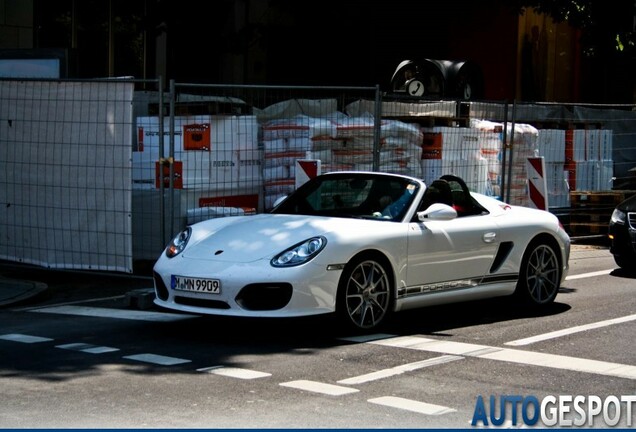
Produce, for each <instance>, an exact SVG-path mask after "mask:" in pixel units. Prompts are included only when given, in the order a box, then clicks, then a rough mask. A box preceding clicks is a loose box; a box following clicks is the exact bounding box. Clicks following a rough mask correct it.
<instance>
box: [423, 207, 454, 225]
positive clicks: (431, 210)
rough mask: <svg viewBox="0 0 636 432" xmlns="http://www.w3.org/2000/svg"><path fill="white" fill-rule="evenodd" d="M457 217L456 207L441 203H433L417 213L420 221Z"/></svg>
mask: <svg viewBox="0 0 636 432" xmlns="http://www.w3.org/2000/svg"><path fill="white" fill-rule="evenodd" d="M456 217H457V211H456V210H455V209H454V208H452V207H451V206H449V205H446V204H441V203H435V204H431V205H430V206H429V207H428V208H427V209H426V210H424V211H421V212H418V213H417V218H418V220H419V221H420V222H426V221H431V220H436V221H443V220H451V219H455V218H456Z"/></svg>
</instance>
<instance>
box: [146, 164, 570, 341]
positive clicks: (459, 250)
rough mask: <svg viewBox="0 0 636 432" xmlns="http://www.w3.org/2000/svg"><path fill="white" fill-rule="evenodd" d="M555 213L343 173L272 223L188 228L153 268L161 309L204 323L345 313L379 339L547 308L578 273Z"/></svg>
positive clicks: (314, 184) (287, 205)
mask: <svg viewBox="0 0 636 432" xmlns="http://www.w3.org/2000/svg"><path fill="white" fill-rule="evenodd" d="M569 254H570V238H569V237H568V235H567V234H566V232H565V231H564V230H563V227H562V226H561V225H560V223H559V220H558V219H557V217H556V216H555V215H553V214H552V213H550V212H547V211H542V210H536V209H531V208H526V207H518V206H510V205H508V204H505V203H503V202H501V201H498V200H496V199H494V198H491V197H487V196H485V195H481V194H477V193H473V192H470V191H469V190H468V188H467V187H466V184H465V182H464V181H463V180H462V179H461V178H458V177H455V176H442V178H440V179H438V180H435V181H433V182H432V183H431V184H430V185H428V186H427V185H425V184H424V183H423V182H422V181H421V180H419V179H417V178H413V177H408V176H403V175H397V174H388V173H377V172H334V173H327V174H323V175H320V176H318V177H316V178H314V179H311V180H309V181H308V182H307V183H305V184H303V185H302V186H301V187H299V188H298V189H297V190H296V191H295V192H294V193H292V194H291V195H289V196H288V197H286V198H285V199H284V200H283V201H282V202H280V203H279V204H278V205H276V206H275V207H274V208H273V210H271V211H270V212H269V213H263V214H258V215H253V216H231V217H225V218H218V219H210V220H207V221H203V222H199V223H196V224H193V225H191V226H189V227H187V228H186V229H185V230H184V231H183V232H181V233H180V234H178V235H177V236H176V237H175V238H174V240H172V242H171V243H170V244H169V245H168V247H167V248H166V250H165V252H164V253H162V255H161V257H160V258H159V259H158V260H157V262H156V263H155V266H154V275H153V276H154V283H155V294H156V298H155V303H156V304H157V305H158V306H160V307H163V308H169V309H175V310H179V311H183V312H190V313H194V314H212V315H226V316H243V317H293V316H305V315H316V314H335V315H336V316H337V317H338V318H339V319H341V320H342V321H343V323H345V324H346V325H347V326H349V327H350V328H352V329H354V330H364V331H369V330H376V329H377V328H378V327H379V326H381V325H382V324H383V323H385V322H386V320H387V318H388V317H389V316H390V315H391V314H393V313H395V312H398V311H401V310H406V309H411V308H416V307H424V306H431V305H437V304H443V303H451V302H460V301H467V300H476V299H483V298H488V297H497V296H507V295H514V296H515V297H517V298H518V299H519V300H520V304H523V305H525V306H526V307H527V306H531V307H534V306H541V305H546V304H549V303H551V302H552V301H553V300H554V298H555V297H556V295H557V293H558V291H559V287H560V284H561V282H562V281H563V280H564V278H565V276H566V275H567V272H568V260H569Z"/></svg>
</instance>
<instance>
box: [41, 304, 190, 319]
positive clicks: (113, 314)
mask: <svg viewBox="0 0 636 432" xmlns="http://www.w3.org/2000/svg"><path fill="white" fill-rule="evenodd" d="M30 312H39V313H53V314H62V315H79V316H89V317H98V318H117V319H127V320H136V321H157V322H170V321H181V320H186V319H192V318H197V317H198V316H197V315H186V314H173V313H166V312H151V311H140V310H125V309H110V308H99V307H88V306H53V307H47V308H42V309H33V310H31V311H30Z"/></svg>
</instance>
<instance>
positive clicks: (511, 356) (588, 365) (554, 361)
mask: <svg viewBox="0 0 636 432" xmlns="http://www.w3.org/2000/svg"><path fill="white" fill-rule="evenodd" d="M370 343H372V344H376V345H383V346H390V347H401V348H408V349H414V350H420V351H428V352H436V353H441V354H453V355H462V356H466V357H476V358H482V359H488V360H499V361H505V362H510V363H518V364H526V365H531V366H542V367H549V368H555V369H564V370H569V371H577V372H585V373H593V374H598V375H606V376H614V377H618V378H626V379H632V380H636V366H631V365H625V364H620V363H611V362H604V361H598V360H589V359H583V358H577V357H569V356H562V355H556V354H547V353H538V352H532V351H522V350H516V349H511V348H497V347H490V346H486V345H475V344H468V343H463V342H448V341H439V340H436V339H427V338H423V337H417V336H401V337H396V338H393V339H383V340H378V341H375V342H370Z"/></svg>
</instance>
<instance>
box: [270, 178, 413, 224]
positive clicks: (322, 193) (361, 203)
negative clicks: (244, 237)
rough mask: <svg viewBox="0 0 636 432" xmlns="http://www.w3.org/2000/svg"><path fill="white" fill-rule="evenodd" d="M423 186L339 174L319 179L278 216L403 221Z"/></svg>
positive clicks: (287, 203)
mask: <svg viewBox="0 0 636 432" xmlns="http://www.w3.org/2000/svg"><path fill="white" fill-rule="evenodd" d="M418 189H419V183H417V182H414V181H412V180H409V179H406V178H402V177H397V176H396V177H393V176H387V175H374V174H338V175H329V176H322V177H320V176H319V177H316V178H314V179H312V180H311V181H309V182H307V183H305V184H304V185H302V186H301V187H300V188H299V189H298V190H296V191H295V192H294V193H293V194H292V195H290V196H289V197H288V198H287V199H286V200H285V201H283V202H282V203H281V204H280V205H279V206H278V207H276V208H274V209H273V210H272V213H277V214H303V215H308V216H335V217H350V218H365V219H367V218H368V219H379V220H388V221H394V222H395V221H401V220H402V218H403V217H404V215H405V213H406V212H407V210H408V209H409V207H410V206H411V203H412V202H413V198H414V197H415V195H417V190H418Z"/></svg>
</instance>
